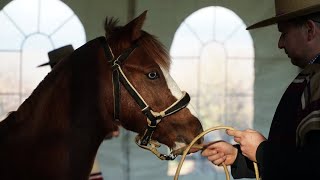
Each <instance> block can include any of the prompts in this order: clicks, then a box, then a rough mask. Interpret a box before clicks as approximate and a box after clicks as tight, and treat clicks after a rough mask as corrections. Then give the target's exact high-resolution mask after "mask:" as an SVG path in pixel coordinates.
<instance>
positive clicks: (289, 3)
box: [247, 0, 320, 30]
mask: <svg viewBox="0 0 320 180" xmlns="http://www.w3.org/2000/svg"><path fill="white" fill-rule="evenodd" d="M275 10H276V16H274V17H272V18H269V19H265V20H263V21H260V22H257V23H255V24H253V25H251V26H249V27H247V30H249V29H256V28H260V27H265V26H269V25H272V24H276V23H278V22H279V21H286V20H289V19H293V18H296V17H301V16H305V15H309V14H312V13H315V12H319V11H320V1H319V0H275Z"/></svg>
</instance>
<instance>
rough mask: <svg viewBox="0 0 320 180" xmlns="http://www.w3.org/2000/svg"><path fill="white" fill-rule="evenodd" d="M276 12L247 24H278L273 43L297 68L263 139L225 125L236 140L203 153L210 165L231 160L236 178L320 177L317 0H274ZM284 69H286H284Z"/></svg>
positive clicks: (319, 10) (319, 7)
mask: <svg viewBox="0 0 320 180" xmlns="http://www.w3.org/2000/svg"><path fill="white" fill-rule="evenodd" d="M275 9H276V16H275V17H272V18H269V19H266V20H263V21H260V22H258V23H256V24H254V25H252V26H250V27H248V28H247V29H254V28H260V27H264V26H268V25H272V24H277V25H278V29H279V32H280V33H281V36H280V38H279V42H278V47H279V48H280V49H283V50H284V51H285V53H286V54H287V55H288V57H289V58H290V59H291V62H292V64H293V65H295V66H298V67H300V68H301V69H302V71H301V72H300V73H299V74H298V76H297V77H296V78H295V79H294V80H293V82H292V83H291V84H290V85H289V86H288V88H287V90H286V91H285V93H284V94H283V96H282V98H281V100H280V102H279V104H278V107H277V110H276V113H275V115H274V118H273V121H272V125H271V128H270V131H269V137H268V139H266V138H265V137H264V136H263V135H262V134H261V133H259V132H257V131H254V130H250V129H248V130H245V131H238V130H227V134H228V135H230V136H234V141H235V142H237V143H238V144H237V145H231V144H229V143H227V142H224V141H222V142H217V143H211V144H209V145H208V146H207V148H206V149H205V150H204V151H203V152H202V155H203V156H205V157H207V158H208V160H209V161H211V162H212V163H214V164H215V165H220V164H221V163H225V164H226V165H231V174H232V176H233V177H234V178H235V179H237V178H244V177H249V178H250V177H251V178H253V177H255V174H254V169H253V163H252V162H257V164H258V166H259V171H260V175H261V177H262V179H263V180H269V179H272V180H275V179H320V56H319V55H320V1H319V0H297V1H293V0H275ZM284 73H285V71H284Z"/></svg>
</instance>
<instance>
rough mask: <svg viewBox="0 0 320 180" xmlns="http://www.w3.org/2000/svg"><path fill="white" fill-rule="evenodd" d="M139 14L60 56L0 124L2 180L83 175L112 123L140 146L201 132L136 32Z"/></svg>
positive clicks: (174, 143) (111, 23)
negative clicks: (129, 133) (135, 136)
mask: <svg viewBox="0 0 320 180" xmlns="http://www.w3.org/2000/svg"><path fill="white" fill-rule="evenodd" d="M145 16H146V12H144V13H143V14H141V15H140V16H139V17H137V18H136V19H134V20H132V21H131V22H130V23H128V24H127V25H125V26H123V27H121V26H116V22H117V21H116V20H114V19H112V18H111V19H108V18H107V20H106V24H105V30H106V38H105V37H99V38H96V39H94V40H91V41H89V42H87V43H86V44H85V45H83V46H82V47H80V48H78V49H76V50H75V51H74V52H73V53H72V54H71V55H70V56H68V57H66V58H64V59H62V60H61V61H60V62H59V63H58V64H57V65H56V66H55V67H54V68H53V70H52V71H51V72H50V73H49V74H48V75H47V76H46V77H45V78H44V80H43V81H42V82H41V83H40V84H39V85H38V87H37V88H36V89H35V90H34V91H33V93H32V94H31V95H30V97H29V98H28V99H26V100H25V101H24V102H23V103H22V105H21V106H20V107H19V108H18V109H17V111H14V112H12V113H10V114H9V115H8V117H7V118H6V119H5V120H3V121H2V122H1V124H0V179H1V180H2V179H3V180H5V179H11V180H12V179H13V180H21V179H26V180H35V179H39V180H40V179H41V180H85V179H88V176H89V173H90V170H91V168H92V165H93V161H94V158H95V155H96V153H97V150H98V148H99V146H100V144H101V142H102V141H103V139H104V138H105V137H106V136H108V135H109V134H110V133H112V132H113V131H114V130H116V129H117V128H118V125H121V126H123V127H124V128H126V129H128V130H130V131H134V132H137V133H138V135H139V137H141V139H138V141H137V142H138V143H139V145H141V146H143V147H147V146H149V145H154V142H155V141H157V142H159V143H162V144H165V145H167V146H168V147H169V148H170V149H172V150H173V151H175V150H178V149H180V148H183V147H185V146H186V145H187V144H188V143H190V142H191V141H192V139H193V138H194V137H195V136H196V135H198V134H199V133H201V132H202V126H201V124H200V122H199V120H198V119H197V118H196V117H195V116H194V115H193V113H192V111H191V110H190V108H189V105H188V102H189V100H190V97H189V96H188V94H187V93H184V92H181V91H180V90H179V88H178V87H177V86H176V85H175V83H174V81H173V80H172V79H171V78H170V76H169V74H168V70H169V66H170V60H169V57H168V54H167V52H166V51H165V49H164V48H163V46H162V45H161V44H160V43H159V41H157V40H156V38H155V37H154V36H152V35H150V34H148V33H147V32H145V31H143V30H141V28H142V25H143V22H144V20H145ZM199 143H201V142H199ZM175 155H176V154H170V155H162V154H161V155H160V157H161V158H163V159H171V158H172V156H175Z"/></svg>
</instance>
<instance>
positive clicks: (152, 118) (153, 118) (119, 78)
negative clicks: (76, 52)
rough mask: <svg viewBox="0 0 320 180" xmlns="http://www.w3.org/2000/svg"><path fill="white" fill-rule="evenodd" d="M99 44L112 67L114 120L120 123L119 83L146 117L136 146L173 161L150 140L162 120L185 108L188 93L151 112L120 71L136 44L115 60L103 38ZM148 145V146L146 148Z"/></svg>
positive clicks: (173, 157)
mask: <svg viewBox="0 0 320 180" xmlns="http://www.w3.org/2000/svg"><path fill="white" fill-rule="evenodd" d="M99 40H100V42H101V43H102V44H103V47H104V52H105V55H106V57H107V59H108V62H109V63H111V65H112V84H113V98H114V120H115V121H117V122H120V98H121V94H120V83H121V84H122V85H123V86H124V88H125V89H126V90H127V91H128V92H129V94H130V95H131V97H132V98H133V99H134V100H135V101H136V103H137V104H138V105H139V107H140V108H141V111H142V113H143V114H144V115H145V116H146V117H147V122H148V127H147V129H146V130H145V132H144V135H143V136H142V137H140V136H139V135H138V136H137V137H136V138H135V141H136V144H137V145H138V146H140V147H141V148H144V149H147V150H150V151H151V152H152V153H154V154H155V155H156V156H157V157H158V158H160V159H162V160H173V159H175V158H176V155H173V154H169V155H164V154H161V153H159V152H158V151H157V148H158V147H159V146H160V144H159V143H157V142H156V141H154V140H152V139H151V137H152V134H153V132H154V131H155V129H156V127H157V125H158V124H159V123H160V122H161V120H162V118H164V117H166V116H169V115H172V114H174V113H176V112H178V111H180V110H181V109H183V108H185V107H186V106H187V105H188V104H189V102H190V96H189V94H188V93H186V92H183V95H182V97H181V98H180V99H178V100H177V101H176V102H174V103H173V104H172V105H171V106H169V107H168V108H167V109H165V110H163V111H161V112H155V111H153V110H152V109H151V108H150V106H149V105H148V104H147V103H146V102H145V100H144V99H143V98H142V97H141V95H140V94H139V93H138V91H137V90H136V89H135V88H134V87H133V85H132V84H131V83H130V81H129V80H128V78H127V77H126V75H125V74H124V72H123V71H122V69H121V64H122V63H123V61H124V60H126V59H127V58H128V57H129V56H130V54H131V53H132V52H133V51H134V50H135V49H136V48H137V47H138V44H137V43H135V44H134V45H133V46H131V47H130V48H128V49H126V50H125V51H124V52H123V53H122V54H120V55H119V56H118V57H117V58H115V57H114V55H113V53H112V50H111V48H110V46H109V45H108V43H107V41H106V39H105V38H104V37H100V38H99ZM148 145H150V146H148Z"/></svg>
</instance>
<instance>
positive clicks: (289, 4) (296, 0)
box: [275, 0, 319, 16]
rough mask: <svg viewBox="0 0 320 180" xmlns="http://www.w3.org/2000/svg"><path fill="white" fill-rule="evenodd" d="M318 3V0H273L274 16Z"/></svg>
mask: <svg viewBox="0 0 320 180" xmlns="http://www.w3.org/2000/svg"><path fill="white" fill-rule="evenodd" d="M317 5H319V0H275V10H276V16H279V15H282V14H287V13H291V12H295V11H299V10H302V9H306V8H311V7H313V6H317Z"/></svg>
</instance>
